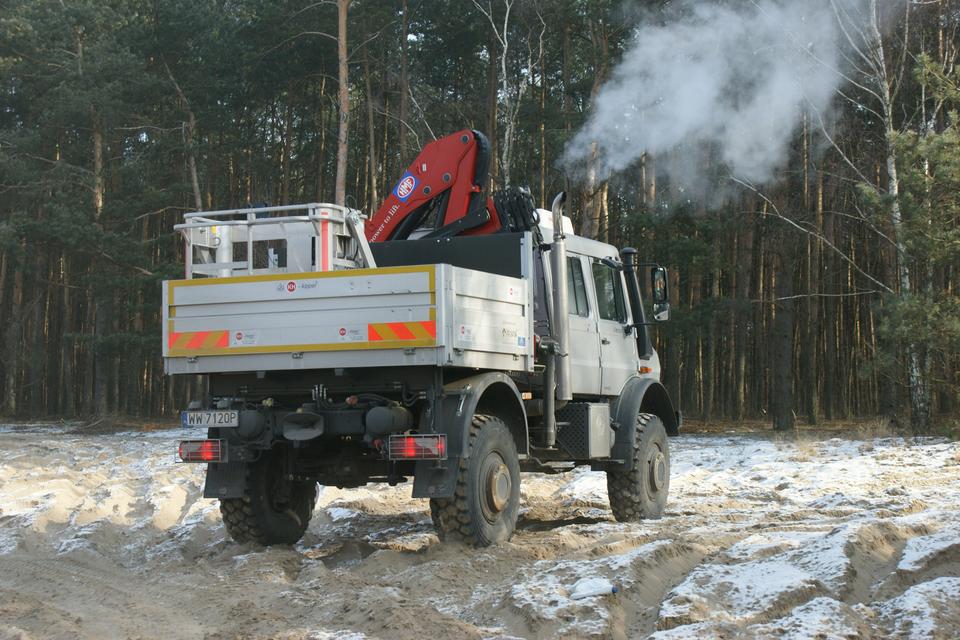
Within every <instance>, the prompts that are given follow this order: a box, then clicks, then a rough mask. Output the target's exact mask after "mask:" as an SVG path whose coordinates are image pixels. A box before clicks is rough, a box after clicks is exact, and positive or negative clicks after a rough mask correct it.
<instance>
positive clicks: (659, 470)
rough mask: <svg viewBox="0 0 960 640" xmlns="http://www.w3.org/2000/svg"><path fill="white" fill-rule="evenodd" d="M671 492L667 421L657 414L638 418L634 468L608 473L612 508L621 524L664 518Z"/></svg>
mask: <svg viewBox="0 0 960 640" xmlns="http://www.w3.org/2000/svg"><path fill="white" fill-rule="evenodd" d="M669 489H670V449H669V448H668V447H667V432H666V430H665V429H664V428H663V422H662V421H661V420H660V418H658V417H657V416H655V415H652V414H649V413H641V414H640V415H638V416H637V433H636V437H635V438H634V442H633V469H631V470H630V471H607V493H608V494H609V496H610V509H611V510H612V511H613V517H615V518H616V519H617V521H618V522H638V521H640V520H645V519H656V518H659V517H660V516H662V515H663V510H664V507H666V505H667V492H668V491H669Z"/></svg>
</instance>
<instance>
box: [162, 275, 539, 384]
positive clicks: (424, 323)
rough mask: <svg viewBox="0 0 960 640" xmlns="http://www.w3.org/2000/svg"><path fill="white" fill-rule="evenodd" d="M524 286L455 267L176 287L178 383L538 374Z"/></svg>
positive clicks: (167, 318)
mask: <svg viewBox="0 0 960 640" xmlns="http://www.w3.org/2000/svg"><path fill="white" fill-rule="evenodd" d="M532 308H533V297H532V292H531V291H530V287H529V285H528V282H527V281H526V280H524V279H520V278H511V277H506V276H503V275H493V274H490V273H486V272H482V271H476V270H472V269H465V268H461V267H455V266H452V265H449V264H430V265H419V266H398V267H382V268H377V269H353V270H342V271H327V272H306V273H292V274H290V273H282V274H269V275H254V276H239V277H230V278H200V279H192V280H173V281H167V282H165V283H164V287H163V356H164V365H165V369H166V372H167V373H173V374H175V373H218V372H238V371H268V370H289V369H330V368H349V367H385V366H386V367H391V366H411V365H432V366H448V367H473V368H478V369H499V370H507V371H532V369H533V339H532V336H533V313H532Z"/></svg>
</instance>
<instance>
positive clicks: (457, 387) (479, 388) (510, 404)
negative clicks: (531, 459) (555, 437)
mask: <svg viewBox="0 0 960 640" xmlns="http://www.w3.org/2000/svg"><path fill="white" fill-rule="evenodd" d="M443 390H444V393H446V394H448V395H449V394H456V395H457V397H459V398H463V401H462V403H463V404H462V406H461V405H460V402H461V401H460V400H458V401H457V405H458V406H457V412H456V413H458V414H459V415H456V416H455V417H456V418H457V419H456V423H458V424H457V428H456V430H457V432H458V433H462V434H465V433H466V431H467V430H469V428H470V421H471V420H472V419H473V416H474V415H475V414H477V413H484V414H489V415H494V416H497V417H498V418H500V419H501V420H503V422H504V423H505V424H506V425H507V428H508V429H510V435H512V436H513V442H514V444H515V445H516V447H517V453H518V454H519V455H520V456H521V457H524V456H526V455H528V454H529V453H530V438H529V434H528V431H527V411H526V409H525V408H524V405H523V399H522V397H521V396H520V391H519V390H518V389H517V385H516V384H514V382H513V380H512V379H511V378H510V377H509V376H507V375H506V374H503V373H500V372H498V371H492V372H488V373H481V374H478V375H475V376H470V377H468V378H462V379H460V380H457V381H456V382H451V383H449V384H446V385H444V387H443ZM444 413H446V412H444ZM445 417H446V416H445ZM461 444H462V446H461V447H460V448H459V449H457V450H458V451H460V452H461V455H463V456H464V457H468V456H469V454H470V452H469V446H468V444H469V443H468V442H467V441H466V439H464V440H463V442H462V443H461Z"/></svg>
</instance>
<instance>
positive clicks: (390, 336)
mask: <svg viewBox="0 0 960 640" xmlns="http://www.w3.org/2000/svg"><path fill="white" fill-rule="evenodd" d="M436 337H437V322H436V320H423V321H421V322H376V323H371V324H368V325H367V340H368V341H370V342H381V341H388V340H390V341H393V340H398V341H403V340H429V339H431V338H433V339H435V338H436Z"/></svg>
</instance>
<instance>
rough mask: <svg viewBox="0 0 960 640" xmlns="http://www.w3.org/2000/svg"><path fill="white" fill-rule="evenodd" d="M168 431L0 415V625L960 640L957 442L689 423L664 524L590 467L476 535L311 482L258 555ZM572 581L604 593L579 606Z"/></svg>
mask: <svg viewBox="0 0 960 640" xmlns="http://www.w3.org/2000/svg"><path fill="white" fill-rule="evenodd" d="M181 435H182V434H181V432H178V431H168V432H151V433H126V434H112V435H96V436H93V435H78V434H74V433H71V432H70V426H69V425H65V426H57V427H54V428H50V427H48V426H43V425H29V426H23V425H18V426H7V425H0V450H2V451H3V454H2V455H0V639H4V640H5V639H6V638H48V637H53V638H76V637H80V638H102V637H120V638H180V637H183V638H196V637H204V636H206V637H209V638H235V637H238V636H242V637H245V638H282V639H287V640H300V639H306V638H314V639H323V640H362V639H372V638H389V639H393V638H417V639H419V638H423V637H428V638H453V637H455V638H541V637H568V638H582V637H613V638H639V637H647V636H652V637H655V638H729V637H737V636H746V637H753V638H810V637H824V638H860V637H869V636H879V637H898V638H899V637H902V638H952V637H960V491H958V488H960V444H958V443H950V442H946V441H943V440H937V439H921V440H912V439H911V440H904V439H897V438H883V439H867V440H862V439H860V440H858V439H849V438H831V439H815V438H814V437H812V436H801V439H799V440H776V439H774V438H773V437H772V436H770V435H769V434H764V435H756V434H755V435H749V434H740V435H724V436H698V435H691V436H681V437H679V438H675V439H672V440H671V443H670V444H671V447H672V450H671V459H672V462H673V473H672V477H671V499H670V502H669V505H668V510H667V514H666V516H665V517H664V518H663V519H661V520H658V521H648V522H644V523H639V524H622V523H617V522H615V521H613V519H612V517H611V516H610V512H609V509H608V506H607V501H606V481H605V478H604V476H603V474H600V473H593V472H590V471H589V470H587V469H577V470H575V471H573V472H571V473H570V474H566V475H556V476H546V475H533V474H531V475H525V476H524V478H523V485H522V496H523V504H522V508H521V518H520V522H519V525H518V531H517V534H516V535H515V536H514V538H513V539H512V540H511V541H510V542H509V543H507V544H504V545H501V546H499V547H495V548H490V549H481V550H473V549H468V548H464V547H462V546H458V545H453V544H440V543H439V542H438V541H437V538H436V536H435V535H434V534H433V532H432V529H431V525H430V518H429V513H428V511H427V503H426V501H420V500H413V499H411V498H410V497H409V491H410V488H409V486H399V487H393V488H391V487H379V486H369V487H366V488H362V489H354V490H337V489H335V488H325V489H324V490H323V491H322V492H321V494H320V499H319V502H318V505H317V509H316V511H315V513H314V517H313V521H312V523H311V525H310V528H309V530H308V532H307V535H306V536H305V538H304V540H303V541H302V542H301V543H300V544H298V545H296V546H295V547H274V548H269V549H262V548H257V547H255V546H251V545H237V544H234V543H232V542H230V541H228V540H226V538H225V532H224V529H223V526H222V524H221V522H220V516H219V512H218V509H217V505H216V503H215V502H214V501H210V500H204V499H203V498H202V497H201V495H202V484H203V469H202V467H200V466H193V465H182V464H177V463H176V462H175V461H174V449H175V442H176V440H177V439H178V438H179V437H180V436H181ZM584 578H600V579H605V580H610V581H612V582H613V583H614V584H616V585H617V586H618V587H619V592H618V593H616V594H612V595H604V596H594V597H588V598H584V599H572V598H571V594H572V590H573V587H574V585H575V584H576V583H577V582H578V581H579V580H581V579H584ZM133 612H135V614H136V615H131V614H132V613H133Z"/></svg>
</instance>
